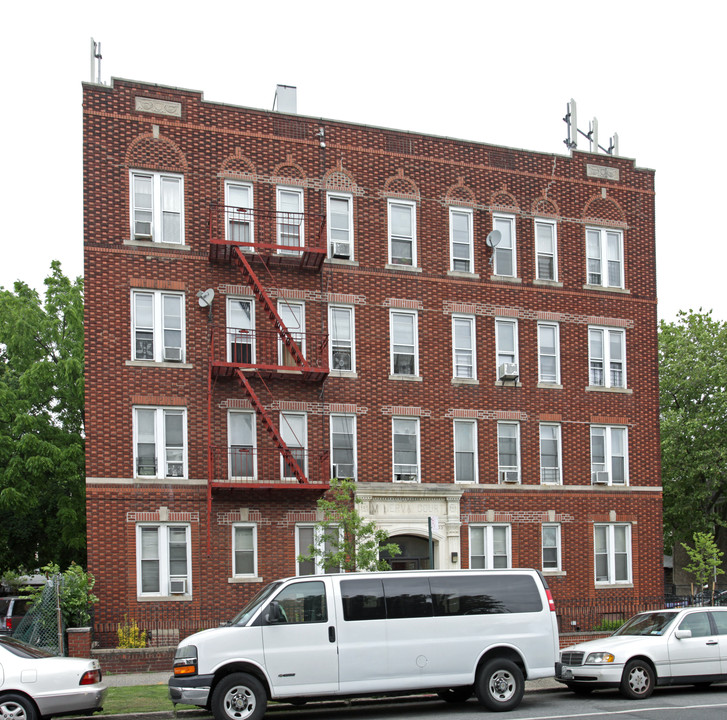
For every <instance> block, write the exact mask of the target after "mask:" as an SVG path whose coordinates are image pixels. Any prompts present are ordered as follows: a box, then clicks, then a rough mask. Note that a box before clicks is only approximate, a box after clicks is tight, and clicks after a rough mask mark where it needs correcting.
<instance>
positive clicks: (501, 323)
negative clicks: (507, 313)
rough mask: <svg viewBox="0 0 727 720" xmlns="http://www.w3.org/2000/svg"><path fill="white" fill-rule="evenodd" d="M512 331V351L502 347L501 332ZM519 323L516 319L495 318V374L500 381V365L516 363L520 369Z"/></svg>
mask: <svg viewBox="0 0 727 720" xmlns="http://www.w3.org/2000/svg"><path fill="white" fill-rule="evenodd" d="M506 328H509V329H510V332H511V333H512V345H513V348H512V351H511V350H510V349H509V348H507V349H504V348H502V347H501V345H502V343H501V342H500V330H501V329H502V330H505V329H506ZM518 345H519V343H518V321H517V319H515V318H495V354H496V356H495V373H496V376H497V379H498V380H499V379H500V365H504V364H508V363H510V364H512V363H514V364H515V365H517V367H518V372H519V369H520V351H519V347H518Z"/></svg>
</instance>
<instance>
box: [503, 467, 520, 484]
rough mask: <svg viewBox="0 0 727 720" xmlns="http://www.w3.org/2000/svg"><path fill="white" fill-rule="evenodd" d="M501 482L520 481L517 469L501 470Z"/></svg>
mask: <svg viewBox="0 0 727 720" xmlns="http://www.w3.org/2000/svg"><path fill="white" fill-rule="evenodd" d="M500 482H501V483H516V482H519V478H518V472H517V470H500Z"/></svg>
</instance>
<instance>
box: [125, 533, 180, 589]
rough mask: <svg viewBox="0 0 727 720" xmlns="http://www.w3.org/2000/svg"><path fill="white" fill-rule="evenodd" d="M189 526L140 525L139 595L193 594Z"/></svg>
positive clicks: (138, 545)
mask: <svg viewBox="0 0 727 720" xmlns="http://www.w3.org/2000/svg"><path fill="white" fill-rule="evenodd" d="M191 568H192V557H191V550H190V538H189V525H172V524H146V523H143V524H139V525H137V526H136V588H137V595H140V596H142V595H147V596H152V595H154V596H168V595H191V594H192V571H191Z"/></svg>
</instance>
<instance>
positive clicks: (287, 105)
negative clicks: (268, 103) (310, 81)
mask: <svg viewBox="0 0 727 720" xmlns="http://www.w3.org/2000/svg"><path fill="white" fill-rule="evenodd" d="M297 93H298V90H297V88H296V87H295V86H294V85H278V87H277V88H276V89H275V100H274V101H273V110H277V111H278V112H281V113H291V114H293V115H295V114H297V112H298V99H297Z"/></svg>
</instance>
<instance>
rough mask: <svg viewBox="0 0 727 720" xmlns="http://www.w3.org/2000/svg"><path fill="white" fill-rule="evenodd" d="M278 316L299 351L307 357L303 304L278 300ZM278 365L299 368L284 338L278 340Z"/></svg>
mask: <svg viewBox="0 0 727 720" xmlns="http://www.w3.org/2000/svg"><path fill="white" fill-rule="evenodd" d="M278 315H279V316H280V319H281V320H282V321H283V324H284V325H285V327H286V328H287V329H288V332H289V333H290V334H291V336H292V337H293V340H295V343H296V345H297V346H298V350H300V352H301V353H302V354H303V356H304V357H305V305H304V304H303V303H302V302H293V301H291V300H286V299H284V298H283V299H280V300H278ZM278 363H279V364H280V365H285V366H287V367H297V366H298V363H296V362H295V358H294V357H293V354H292V353H291V352H290V350H289V349H288V347H287V346H286V345H285V344H284V343H283V340H282V338H278Z"/></svg>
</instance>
